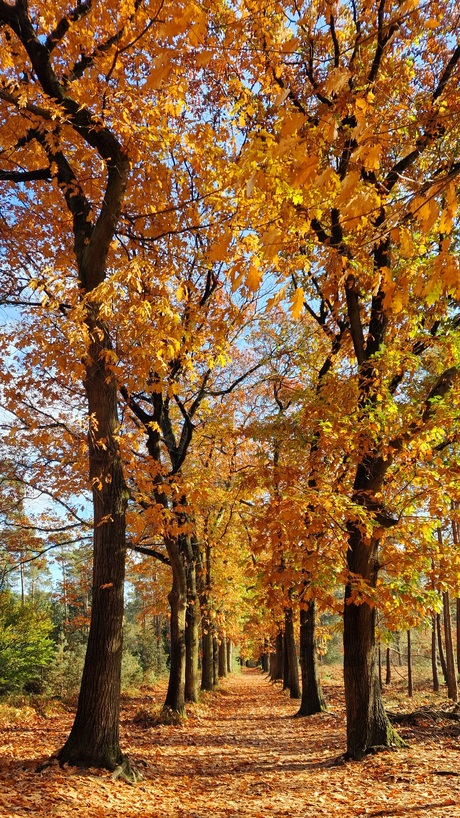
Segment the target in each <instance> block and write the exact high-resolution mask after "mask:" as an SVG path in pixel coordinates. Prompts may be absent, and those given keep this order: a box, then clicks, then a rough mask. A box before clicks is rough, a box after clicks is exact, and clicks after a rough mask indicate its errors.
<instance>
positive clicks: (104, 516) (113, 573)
mask: <svg viewBox="0 0 460 818" xmlns="http://www.w3.org/2000/svg"><path fill="white" fill-rule="evenodd" d="M97 333H99V334H97ZM108 346H109V340H108V338H107V334H106V333H105V331H104V328H103V327H102V326H101V325H99V324H98V323H97V322H96V323H95V325H94V335H93V340H92V344H91V345H90V348H89V360H90V363H89V364H88V366H87V370H86V381H85V387H86V393H87V396H88V412H89V416H90V418H92V419H93V421H92V426H91V429H90V433H89V435H88V440H89V464H90V479H91V484H92V487H93V508H94V541H93V545H94V547H93V550H94V557H93V560H94V561H93V589H92V609H91V625H90V629H89V636H88V647H87V652H86V658H85V664H84V670H83V677H82V682H81V688H80V695H79V699H78V707H77V713H76V716H75V721H74V724H73V726H72V729H71V732H70V735H69V737H68V739H67V741H66V743H65V744H64V746H63V747H62V749H61V750H60V752H59V759H60V761H61V763H66V762H68V763H71V764H76V765H88V766H97V767H107V768H108V769H115V767H116V766H118V765H119V764H120V763H121V761H122V760H123V756H122V753H121V750H120V744H119V700H120V684H121V654H122V628H123V607H124V599H123V592H124V578H125V511H126V503H127V491H126V486H125V482H124V477H123V469H122V463H121V458H120V455H119V451H118V443H117V441H116V435H117V433H118V427H119V421H118V414H117V384H116V382H115V380H114V378H113V376H112V375H111V374H110V372H109V371H108V370H107V368H106V366H105V364H104V353H105V350H106V349H107V347H108Z"/></svg>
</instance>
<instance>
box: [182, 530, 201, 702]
mask: <svg viewBox="0 0 460 818" xmlns="http://www.w3.org/2000/svg"><path fill="white" fill-rule="evenodd" d="M187 539H189V538H188V537H187ZM186 556H187V558H188V559H187V564H186V582H187V608H186V614H185V701H187V702H197V701H198V677H199V674H198V654H199V638H200V636H199V616H200V614H199V605H198V594H197V568H196V555H195V553H194V549H193V543H192V542H190V543H189V544H188V545H187V555H186Z"/></svg>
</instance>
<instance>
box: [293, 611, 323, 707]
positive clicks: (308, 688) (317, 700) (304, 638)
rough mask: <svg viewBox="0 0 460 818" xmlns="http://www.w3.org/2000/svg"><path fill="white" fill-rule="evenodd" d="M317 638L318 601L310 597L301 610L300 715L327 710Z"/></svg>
mask: <svg viewBox="0 0 460 818" xmlns="http://www.w3.org/2000/svg"><path fill="white" fill-rule="evenodd" d="M317 647H318V646H317V640H316V603H315V601H314V599H310V600H309V601H308V603H307V607H306V608H302V609H301V611H300V668H301V674H302V700H301V703H300V709H299V712H298V713H297V715H298V716H311V715H312V714H313V713H320V712H321V711H322V710H326V703H325V701H324V696H323V692H322V690H321V682H320V678H319V667H318V650H317Z"/></svg>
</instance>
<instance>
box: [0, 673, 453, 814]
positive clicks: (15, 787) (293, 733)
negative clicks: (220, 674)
mask: <svg viewBox="0 0 460 818" xmlns="http://www.w3.org/2000/svg"><path fill="white" fill-rule="evenodd" d="M326 692H328V694H329V700H330V701H332V704H331V706H330V710H329V712H328V713H326V714H321V715H317V716H312V717H310V718H308V719H293V718H292V715H293V714H294V713H295V711H296V703H295V702H290V701H289V699H288V698H287V697H286V696H284V695H283V694H282V693H281V692H280V689H279V687H276V688H275V687H274V686H273V685H271V684H270V683H269V682H268V681H267V680H266V679H265V678H264V677H263V676H262V675H261V673H260V672H259V671H257V670H249V671H245V672H244V673H243V674H242V675H240V674H234V675H233V676H231V677H229V679H227V680H225V681H224V682H223V685H222V691H221V692H220V693H216V694H211V695H210V696H208V697H207V699H206V700H205V703H204V704H200V705H198V706H196V707H194V708H192V712H191V715H190V716H189V718H188V720H187V721H186V722H185V723H184V724H183V725H182V726H180V727H173V726H161V727H155V728H147V729H143V728H141V727H140V726H139V725H138V724H135V723H134V722H133V716H134V714H135V711H136V709H137V710H138V709H139V707H140V706H142V704H143V703H142V701H141V700H137V701H130V702H128V704H127V707H126V708H125V710H124V717H123V748H124V749H125V750H127V751H128V752H129V754H130V756H131V758H132V760H133V761H134V763H136V762H137V764H138V765H139V766H140V768H141V769H142V772H143V774H144V780H143V781H142V782H141V783H140V784H138V785H137V786H135V787H128V786H127V785H126V784H124V783H122V782H119V781H112V779H111V776H110V774H109V773H106V772H102V773H101V772H98V771H93V770H91V771H81V770H78V769H75V768H69V769H65V770H61V769H60V768H59V767H58V766H52V767H50V768H48V769H47V770H44V771H43V772H42V773H40V774H37V773H35V772H34V771H33V770H34V768H35V766H36V764H37V763H38V762H39V761H40V760H41V759H43V758H44V757H45V756H46V755H47V754H50V753H52V752H53V751H54V750H56V748H57V747H58V746H59V745H60V744H61V743H62V741H63V740H64V738H65V736H66V733H67V731H68V729H69V727H70V723H71V714H68V716H67V717H66V718H65V719H63V718H62V717H61V718H58V717H53V718H47V719H45V718H42V717H38V716H36V717H34V718H32V720H31V722H30V724H28V725H24V724H21V723H18V724H16V725H10V726H9V728H8V727H7V726H5V727H4V728H2V729H0V745H1V746H0V754H1V761H0V818H12V817H13V816H24V817H25V816H29V815H30V816H32V815H33V816H34V818H45V816H46V818H122V816H123V818H160V817H161V818H228V816H248V818H249V816H250V818H262V816H263V818H267V816H272V815H273V816H290V817H292V818H319V817H320V816H325V817H327V818H336V817H337V818H338V816H340V818H345V817H346V816H358V815H369V816H374V817H375V818H377V816H380V817H381V818H392V816H407V818H409V816H411V817H412V818H413V817H414V816H417V815H422V814H423V817H424V818H460V778H457V777H456V776H452V775H442V776H440V775H437V774H435V772H434V771H435V770H438V771H439V770H443V771H449V770H451V771H454V772H459V773H460V752H459V751H460V741H459V739H458V738H457V739H452V738H450V739H445V740H444V739H440V738H435V739H433V741H430V740H428V741H427V740H426V738H425V739H424V742H423V744H412V746H411V748H410V749H408V750H404V751H401V752H398V753H382V754H379V755H376V756H370V757H368V758H366V759H365V760H364V761H363V762H361V763H347V764H342V765H337V764H335V760H336V759H337V757H338V756H339V755H340V753H341V752H343V749H344V736H345V727H344V718H343V710H342V707H341V702H340V696H339V693H338V689H337V688H335V689H329V690H328V689H327V688H326ZM144 764H145V765H146V766H144Z"/></svg>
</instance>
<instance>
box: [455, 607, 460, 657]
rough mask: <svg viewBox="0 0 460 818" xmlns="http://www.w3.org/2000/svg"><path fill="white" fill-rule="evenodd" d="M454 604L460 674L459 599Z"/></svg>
mask: <svg viewBox="0 0 460 818" xmlns="http://www.w3.org/2000/svg"><path fill="white" fill-rule="evenodd" d="M455 602H456V606H455V611H456V617H455V624H456V626H457V645H456V646H457V673H460V598H457V599H456V600H455Z"/></svg>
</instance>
